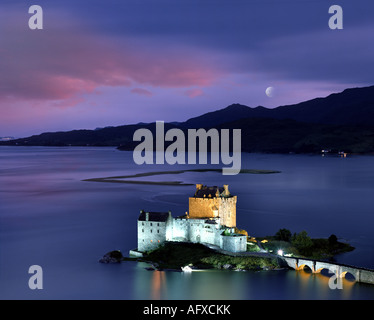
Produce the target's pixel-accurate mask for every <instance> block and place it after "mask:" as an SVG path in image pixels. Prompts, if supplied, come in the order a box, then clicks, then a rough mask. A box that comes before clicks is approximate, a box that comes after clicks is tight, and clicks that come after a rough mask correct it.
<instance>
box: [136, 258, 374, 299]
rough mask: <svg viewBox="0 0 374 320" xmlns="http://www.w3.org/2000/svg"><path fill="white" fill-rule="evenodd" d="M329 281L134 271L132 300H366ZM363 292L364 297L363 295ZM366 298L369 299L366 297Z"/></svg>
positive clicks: (284, 273) (281, 274) (349, 285)
mask: <svg viewBox="0 0 374 320" xmlns="http://www.w3.org/2000/svg"><path fill="white" fill-rule="evenodd" d="M329 280H330V278H329V277H327V276H325V275H322V274H312V273H309V272H305V271H297V272H296V271H291V270H279V271H258V272H254V271H248V272H234V271H219V270H209V271H204V272H192V273H183V272H170V271H168V272H167V271H146V270H145V269H144V265H143V264H139V266H138V267H137V269H136V278H135V282H134V288H135V292H136V296H135V298H136V299H151V300H159V299H167V300H172V299H174V300H183V299H196V300H200V299H202V300H204V299H211V300H241V299H244V298H245V299H247V300H262V299H284V300H285V299H319V300H324V299H345V300H349V299H368V298H373V295H371V296H370V293H371V294H372V290H373V288H371V287H370V286H368V285H363V284H357V283H355V282H352V281H349V280H346V279H342V287H343V289H342V290H339V289H335V290H333V289H330V287H329ZM364 292H366V294H363V293H364ZM367 294H369V295H367Z"/></svg>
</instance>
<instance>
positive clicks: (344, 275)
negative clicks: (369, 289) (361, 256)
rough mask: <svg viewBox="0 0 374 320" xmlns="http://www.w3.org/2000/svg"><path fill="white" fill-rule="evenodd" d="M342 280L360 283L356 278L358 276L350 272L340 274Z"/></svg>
mask: <svg viewBox="0 0 374 320" xmlns="http://www.w3.org/2000/svg"><path fill="white" fill-rule="evenodd" d="M340 278H342V279H345V280H348V281H352V282H354V281H358V279H357V278H356V275H354V274H353V273H351V272H349V271H343V272H342V273H341V274H340Z"/></svg>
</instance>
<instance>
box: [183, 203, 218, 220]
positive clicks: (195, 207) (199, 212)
mask: <svg viewBox="0 0 374 320" xmlns="http://www.w3.org/2000/svg"><path fill="white" fill-rule="evenodd" d="M219 200H220V199H219V198H189V212H188V214H189V217H190V218H191V219H201V218H214V213H213V207H214V206H216V207H217V208H218V207H219V205H220V201H219Z"/></svg>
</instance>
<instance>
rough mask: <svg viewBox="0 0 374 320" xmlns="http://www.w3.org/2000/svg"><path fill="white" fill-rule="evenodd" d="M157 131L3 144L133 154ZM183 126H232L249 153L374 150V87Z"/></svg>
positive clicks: (128, 128)
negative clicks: (143, 135)
mask: <svg viewBox="0 0 374 320" xmlns="http://www.w3.org/2000/svg"><path fill="white" fill-rule="evenodd" d="M140 128H148V129H150V130H151V131H152V132H155V124H154V123H148V124H147V123H138V124H133V125H124V126H118V127H106V128H103V129H100V128H97V129H95V130H73V131H68V132H52V133H42V134H40V135H35V136H31V137H27V138H22V139H15V140H12V141H6V142H4V141H3V142H0V145H32V146H35V145H38V146H69V145H72V146H87V145H90V146H116V147H119V148H120V149H122V150H132V149H133V148H134V147H135V146H136V145H138V142H134V141H133V140H132V137H133V134H134V132H135V131H136V130H137V129H140ZM170 128H180V129H182V130H187V129H190V128H206V129H208V128H217V129H220V128H228V129H241V130H242V150H243V151H246V152H281V153H283V152H301V153H305V152H320V150H321V149H333V150H336V151H338V150H344V151H346V152H362V153H368V152H374V86H371V87H365V88H353V89H346V90H344V91H343V92H341V93H334V94H331V95H329V96H328V97H325V98H316V99H312V100H309V101H305V102H302V103H298V104H294V105H288V106H280V107H277V108H274V109H267V108H264V107H261V106H259V107H256V108H251V107H248V106H245V105H241V104H232V105H230V106H228V107H226V108H224V109H220V110H217V111H213V112H209V113H205V114H203V115H201V116H198V117H194V118H191V119H188V120H187V121H185V122H171V123H168V124H165V130H168V129H170Z"/></svg>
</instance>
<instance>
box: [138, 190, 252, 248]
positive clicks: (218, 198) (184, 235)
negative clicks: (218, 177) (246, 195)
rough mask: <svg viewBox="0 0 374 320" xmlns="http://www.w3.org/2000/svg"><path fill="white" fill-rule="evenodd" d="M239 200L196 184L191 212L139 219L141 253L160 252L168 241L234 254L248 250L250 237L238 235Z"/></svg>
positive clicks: (152, 214) (145, 215) (226, 192)
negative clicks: (197, 244) (174, 215)
mask: <svg viewBox="0 0 374 320" xmlns="http://www.w3.org/2000/svg"><path fill="white" fill-rule="evenodd" d="M236 202H237V197H236V196H233V195H231V194H230V192H229V189H228V185H224V186H223V188H218V187H207V186H203V185H202V184H197V185H196V191H195V194H194V196H193V197H190V198H189V212H188V213H187V212H186V214H185V215H183V216H179V217H176V218H173V217H172V215H171V212H170V211H169V212H145V211H141V212H140V215H139V218H138V251H140V252H146V251H149V250H154V249H156V248H157V247H158V246H159V245H160V244H162V243H164V242H165V241H183V242H194V243H206V244H211V245H215V246H217V247H219V248H221V249H223V250H226V251H230V252H243V251H246V250H247V237H246V236H245V235H243V234H237V233H235V229H236V228H235V227H236Z"/></svg>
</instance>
